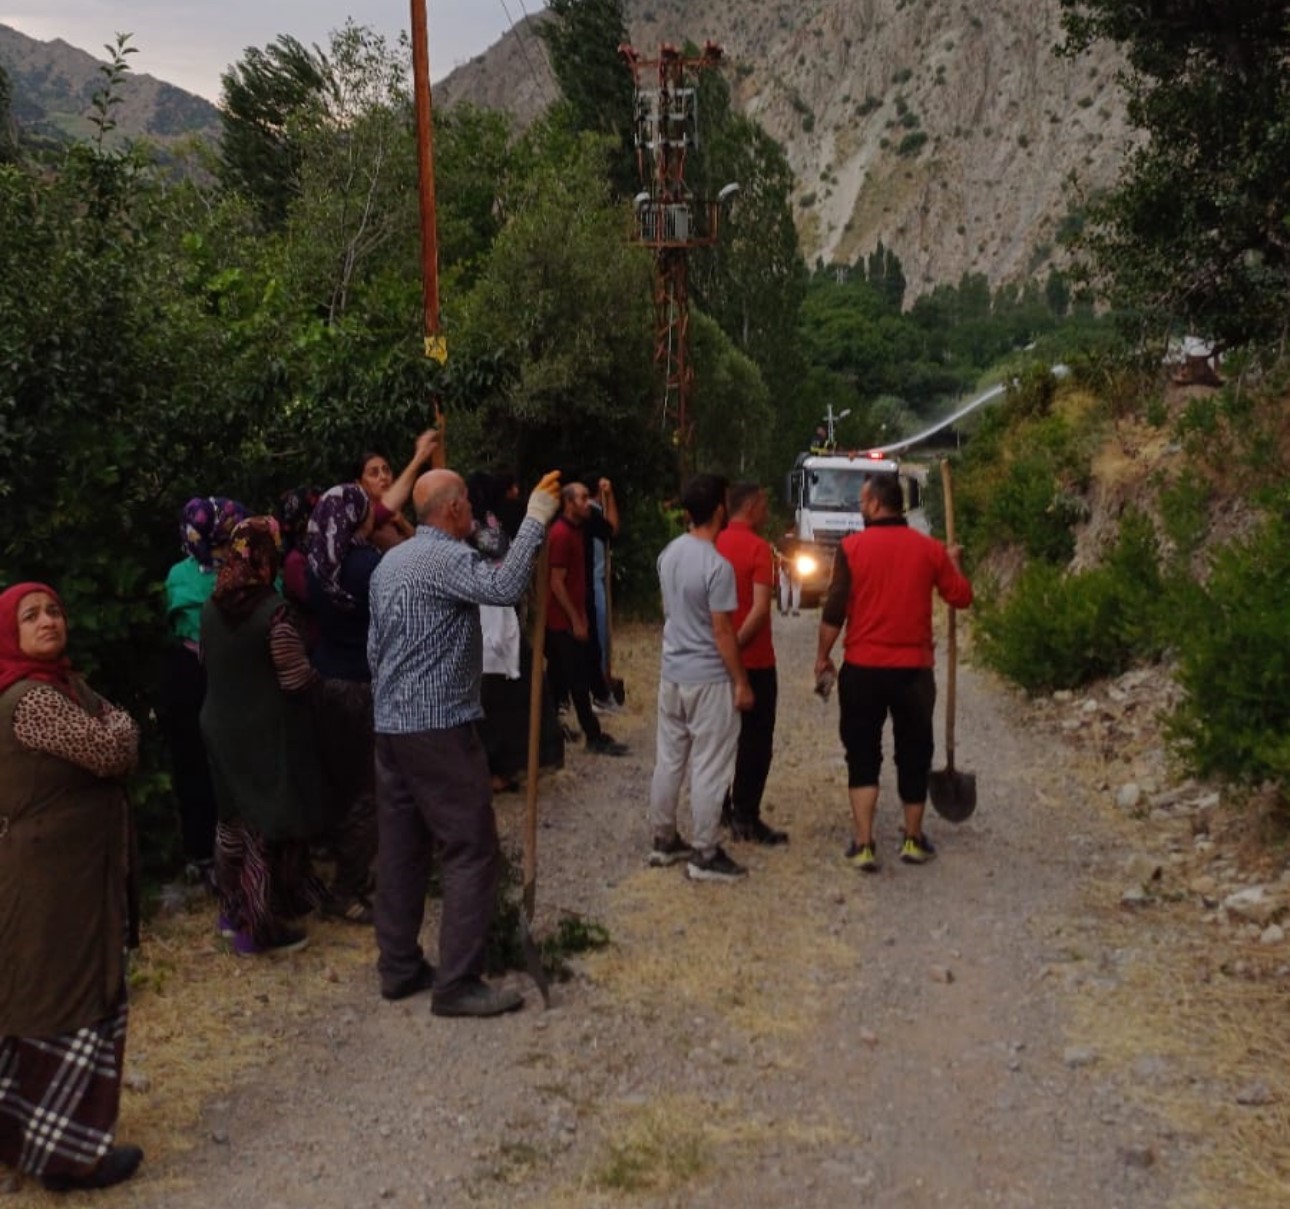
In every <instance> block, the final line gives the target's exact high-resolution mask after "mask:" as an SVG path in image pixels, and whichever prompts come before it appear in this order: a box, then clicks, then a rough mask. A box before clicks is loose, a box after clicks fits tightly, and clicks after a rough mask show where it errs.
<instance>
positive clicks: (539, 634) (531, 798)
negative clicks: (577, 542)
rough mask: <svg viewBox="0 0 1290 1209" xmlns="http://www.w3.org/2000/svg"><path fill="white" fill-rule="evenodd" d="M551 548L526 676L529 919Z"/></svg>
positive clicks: (538, 574)
mask: <svg viewBox="0 0 1290 1209" xmlns="http://www.w3.org/2000/svg"><path fill="white" fill-rule="evenodd" d="M550 574H551V552H550V547H549V546H548V545H547V542H546V540H545V538H544V539H543V541H542V549H541V551H540V552H539V554H538V559H537V570H536V571H535V572H534V575H533V582H534V584H535V585H536V588H537V601H536V602H535V604H534V608H533V666H532V668H531V669H530V676H529V750H528V771H527V775H526V777H525V781H524V909H525V911H527V912H528V916H529V918H530V919H532V918H533V910H534V907H535V906H536V902H537V802H538V765H539V755H540V751H541V746H542V687H543V685H542V681H543V675H544V670H545V664H546V659H545V656H544V648H545V646H546V612H547V593H548V591H549V586H548V580H549V578H550Z"/></svg>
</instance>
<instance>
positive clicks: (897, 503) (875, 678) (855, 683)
mask: <svg viewBox="0 0 1290 1209" xmlns="http://www.w3.org/2000/svg"><path fill="white" fill-rule="evenodd" d="M860 513H861V515H862V516H863V517H864V522H865V527H864V529H862V530H861V531H860V532H859V533H853V534H852V535H851V536H850V537H848V538H846V540H845V541H843V543H842V546H841V549H840V550H839V553H838V557H837V558H835V559H834V560H833V580H832V582H831V583H830V584H829V594H828V598H827V599H826V601H825V604H824V611H823V615H822V617H821V620H820V637H819V647H818V651H817V655H816V660H815V674H816V676H817V677H819V676H821V675H823V674H825V673H826V672H827V671H831V670H832V668H833V661H832V659H831V658H830V654H831V652H832V650H833V644H834V643H835V642H837V640H838V636H839V635H840V634H841V633H842V628H843V625H845V626H846V639H845V640H844V643H843V664H842V671H841V674H840V675H839V676H838V702H839V705H840V707H841V720H840V724H839V730H840V732H841V735H842V745H843V747H844V748H845V749H846V753H847V786H848V792H849V795H850V798H851V813H852V815H853V816H854V819H855V841H854V843H852V845H851V847H850V848H848V849H847V853H846V857H847V860H848V861H849V862H850V863H851V864H852V865H854V866H855V867H856V868H857V869H860V870H862V871H863V872H865V873H874V872H877V869H878V858H877V855H876V854H875V851H874V842H873V818H874V811H875V809H876V807H877V805H878V772H879V769H880V768H881V767H882V728H883V726H884V724H885V723H886V720H887V715H888V713H890V714H891V725H892V732H893V735H894V738H895V743H896V784H897V789H898V791H899V793H900V800H901V803H902V804H903V806H904V810H905V834H904V838H903V840H902V841H901V846H900V859H901V860H902V861H904V862H905V863H906V864H910V865H922V864H925V863H926V862H927V861H929V860H931V859H932V857H933V856H935V855H936V850H935V849H934V848H933V847H932V845H931V841H929V840H928V839H927V837H926V836H925V835H924V834H923V808H924V806H925V804H926V802H927V780H928V774H929V773H930V772H931V768H932V754H933V751H934V748H935V745H934V741H933V739H932V709H933V706H934V705H935V704H936V680H935V677H934V674H933V672H932V666H933V647H932V592H933V590H935V591H936V592H937V593H938V594H939V595H940V597H941V599H942V600H944V601H946V602H947V603H948V604H949V605H951V606H952V607H954V608H956V609H965V608H967V606H968V605H970V604H971V603H972V585H971V584H970V583H968V581H967V580H966V579H965V578H964V576H963V572H962V570H961V569H960V566H959V556H960V550H959V547H958V546H952V547H950V548H949V549H948V550H947V549H946V548H945V546H944V545H942V544H941V543H940V542H938V541H936V540H935V539H933V538H930V537H927V536H925V535H924V534H922V533H919V532H917V531H916V530H914V529H911V528H909V526H908V525H907V524H906V523H905V517H904V499H903V496H902V493H901V487H900V480H899V479H898V478H897V477H896V476H895V475H894V474H875V475H871V476H870V477H869V478H868V479H866V480H865V484H864V487H863V489H862V490H861V492H860Z"/></svg>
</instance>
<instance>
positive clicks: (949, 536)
mask: <svg viewBox="0 0 1290 1209" xmlns="http://www.w3.org/2000/svg"><path fill="white" fill-rule="evenodd" d="M941 488H942V493H943V494H944V496H945V544H946V545H947V546H952V545H953V544H954V485H953V483H952V482H951V480H950V463H949V459H948V458H946V459H942V461H941ZM945 610H946V635H945V771H946V772H947V773H951V774H952V773H953V772H954V706H955V702H956V698H957V696H958V678H959V643H958V610H957V609H955V607H954V606H953V605H946V606H945ZM951 779H952V778H951Z"/></svg>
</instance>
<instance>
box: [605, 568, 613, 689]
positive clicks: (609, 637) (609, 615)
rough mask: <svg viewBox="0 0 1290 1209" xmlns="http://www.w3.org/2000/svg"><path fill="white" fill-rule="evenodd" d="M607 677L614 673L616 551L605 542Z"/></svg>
mask: <svg viewBox="0 0 1290 1209" xmlns="http://www.w3.org/2000/svg"><path fill="white" fill-rule="evenodd" d="M604 654H605V678H606V679H607V680H608V679H610V678H612V677H613V674H614V553H613V551H612V550H611V549H610V548H609V543H608V542H606V543H605V652H604Z"/></svg>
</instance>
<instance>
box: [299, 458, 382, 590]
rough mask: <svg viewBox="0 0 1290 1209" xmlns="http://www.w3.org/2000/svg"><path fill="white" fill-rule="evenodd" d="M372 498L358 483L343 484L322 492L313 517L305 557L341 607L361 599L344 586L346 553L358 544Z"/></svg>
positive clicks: (306, 542) (361, 543)
mask: <svg viewBox="0 0 1290 1209" xmlns="http://www.w3.org/2000/svg"><path fill="white" fill-rule="evenodd" d="M370 507H371V501H370V500H369V499H368V498H367V492H366V491H364V490H363V489H362V487H360V486H359V485H358V484H357V483H342V484H341V485H340V486H338V487H330V488H328V489H327V490H326V491H324V492H323V493H322V496H321V497H320V498H319V500H318V502H317V503H316V504H315V505H314V510H313V513H312V514H311V515H310V517H309V531H308V533H307V535H306V537H305V557H306V558H307V559H308V560H309V570H310V571H312V572H313V573H314V575H315V577H316V578H317V580H318V584H319V586H320V587H321V588H322V590H323V591H324V592H325V593H326V594H327V597H328V599H330V600H331V602H332V604H334V605H335V606H336V607H337V608H339V609H344V610H349V609H353V608H354V607H355V606H356V605H357V603H358V602H357V601H356V600H355V599H354V598H353V597H352V596H351V595H350V594H349V593H348V592H346V591H345V589H344V588H342V587H341V586H340V569H341V566H342V565H343V564H344V562H345V555H346V554H348V553H349V552H350V549H351V548H352V547H353V546H356V545H363V544H366V543H363V542H359V541H356V540H355V538H354V531H355V530H356V529H357V528H358V527H359V526H360V525H361V524H362V523H363V521H364V519H365V518H366V516H367V510H368V508H370Z"/></svg>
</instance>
